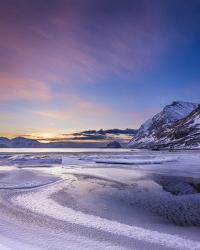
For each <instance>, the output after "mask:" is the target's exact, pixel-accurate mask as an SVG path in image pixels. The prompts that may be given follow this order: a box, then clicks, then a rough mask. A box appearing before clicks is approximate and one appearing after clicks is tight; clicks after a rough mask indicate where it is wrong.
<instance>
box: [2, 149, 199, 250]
mask: <svg viewBox="0 0 200 250" xmlns="http://www.w3.org/2000/svg"><path fill="white" fill-rule="evenodd" d="M57 159H59V160H60V163H56V161H57ZM61 160H62V161H61ZM45 162H49V166H47V165H44V163H45ZM5 163H6V164H7V165H5ZM30 163H31V164H30ZM32 163H35V165H34V164H33V165H32ZM199 163H200V152H199V151H198V150H196V151H181V152H167V151H163V152H161V151H148V150H134V151H131V150H124V151H121V150H115V151H110V150H103V149H102V150H98V151H95V152H89V151H85V152H84V151H81V150H80V152H79V150H77V152H70V151H68V152H60V153H47V152H45V153H44V152H43V151H42V149H41V152H40V153H30V152H29V153H27V152H26V153H24V154H23V153H20V154H16V153H13V154H11V153H9V154H7V153H1V154H0V178H1V182H0V189H1V192H0V202H1V204H2V206H1V207H0V213H1V219H0V235H1V233H2V232H4V234H5V236H6V239H3V238H1V237H0V244H2V248H1V246H0V249H4V248H3V247H4V246H5V247H8V248H7V249H12V250H19V249H20V250H23V249H33V250H35V249H38V250H40V249H95V250H96V249H127V248H128V249H130V248H131V249H134V246H138V247H136V249H167V248H173V249H200V241H199V229H198V228H194V227H181V226H180V225H192V226H194V225H199V223H200V218H199V216H198V214H199V207H200V197H199V193H195V192H191V189H190V186H189V184H188V183H191V182H192V183H200V165H199ZM21 164H22V166H25V167H26V168H25V169H24V168H19V167H20V166H21ZM169 177H170V181H171V178H172V181H174V180H175V181H176V183H178V185H175V186H173V185H172V184H171V182H167V184H168V186H166V189H168V191H165V190H163V187H164V184H163V183H162V185H163V186H162V185H161V184H160V183H161V182H160V180H163V178H164V180H165V179H166V180H167V181H168V180H169ZM174 178H175V179H174ZM176 178H178V179H176ZM184 183H186V184H184ZM174 190H178V192H179V195H172V194H171V193H170V192H173V191H174ZM188 190H189V191H188ZM185 191H186V192H185ZM184 192H185V193H184ZM190 193H191V194H190ZM4 207H5V208H4ZM10 209H14V210H13V211H11V213H8V212H9V210H10ZM6 213H8V217H6ZM13 214H16V217H13ZM24 214H25V215H24ZM24 216H25V217H24ZM32 216H33V217H32ZM38 217H39V218H38ZM37 218H38V222H37ZM11 222H12V223H11ZM22 222H23V223H22ZM4 223H6V224H5V225H4ZM10 223H11V224H10ZM34 223H38V224H37V227H36V228H34ZM60 223H61V224H60ZM174 223H175V224H176V225H175V224H174ZM25 225H26V227H27V228H24V227H25ZM52 225H53V227H55V229H54V231H52ZM61 225H62V226H61ZM69 225H72V228H73V230H72V231H73V232H70V231H69V229H70V228H71V226H69ZM177 225H179V226H177ZM20 230H22V231H20ZM82 231H84V233H88V234H86V235H82V236H81V235H79V234H80V232H82ZM41 235H43V236H41ZM88 235H90V236H88ZM23 239H26V242H24V240H23ZM52 239H53V242H52ZM106 239H109V241H107V240H106ZM136 242H138V243H137V244H138V245H135V244H136ZM133 243H134V244H133ZM37 244H38V245H37ZM126 244H130V245H129V247H128V246H127V245H126ZM45 246H48V247H45ZM51 246H52V248H51ZM126 246H127V247H126ZM5 249H6V248H5Z"/></svg>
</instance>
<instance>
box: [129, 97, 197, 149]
mask: <svg viewBox="0 0 200 250" xmlns="http://www.w3.org/2000/svg"><path fill="white" fill-rule="evenodd" d="M128 147H131V148H153V149H159V148H180V149H184V148H200V106H199V104H196V103H190V102H180V101H176V102H173V103H172V104H170V105H167V106H166V107H164V109H163V110H162V111H161V112H160V113H158V114H156V115H155V116H154V117H153V118H151V119H149V120H148V121H146V122H145V123H144V124H142V125H141V127H140V128H139V130H138V132H137V133H136V135H135V136H134V138H132V140H131V141H130V142H129V144H128Z"/></svg>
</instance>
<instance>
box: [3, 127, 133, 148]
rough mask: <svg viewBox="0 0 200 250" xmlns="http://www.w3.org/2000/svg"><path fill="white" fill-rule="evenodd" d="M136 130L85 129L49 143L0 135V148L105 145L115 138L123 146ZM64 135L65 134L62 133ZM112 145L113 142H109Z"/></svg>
mask: <svg viewBox="0 0 200 250" xmlns="http://www.w3.org/2000/svg"><path fill="white" fill-rule="evenodd" d="M136 132H137V130H135V129H129V128H127V129H116V128H115V129H107V130H103V129H100V130H86V131H80V132H77V133H73V134H71V135H70V137H69V134H66V139H62V141H59V140H56V138H55V139H54V140H52V142H50V143H46V140H44V139H43V142H44V143H43V142H42V143H41V142H39V141H37V140H33V139H28V138H24V137H16V138H14V139H8V138H6V137H0V148H69V147H72V148H78V147H83V148H84V147H85V148H89V147H107V144H109V143H110V142H111V143H112V142H113V141H115V140H119V141H120V143H121V145H122V146H125V145H126V144H127V142H128V141H129V140H130V138H131V137H132V136H133V135H135V134H136ZM63 136H65V135H63ZM111 145H113V147H114V144H111Z"/></svg>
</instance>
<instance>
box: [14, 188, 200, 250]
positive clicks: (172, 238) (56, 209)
mask: <svg viewBox="0 0 200 250" xmlns="http://www.w3.org/2000/svg"><path fill="white" fill-rule="evenodd" d="M64 187H65V186H63V184H62V183H61V184H59V185H57V186H56V188H55V187H52V186H51V187H48V188H46V189H43V190H41V191H39V192H37V193H34V194H31V195H30V194H29V195H22V196H18V197H17V198H15V199H14V200H13V202H14V203H17V205H21V206H24V207H25V208H27V209H30V210H31V211H33V212H36V213H41V214H43V215H48V216H50V217H53V218H55V219H59V220H63V221H66V222H69V223H73V224H78V225H82V226H86V227H89V228H94V229H97V230H102V231H106V232H108V233H112V234H117V235H118V236H126V237H129V238H133V239H137V240H143V241H146V242H150V243H154V244H159V245H163V246H166V247H172V248H175V249H191V250H192V249H195V250H197V249H200V242H197V241H193V240H189V239H184V238H181V237H179V236H177V235H170V234H164V233H160V232H157V231H150V230H147V229H144V228H140V227H136V226H129V225H126V224H122V223H119V222H116V221H111V220H107V219H104V218H100V217H97V216H93V215H89V214H84V213H82V212H79V211H75V210H73V209H71V208H68V207H63V206H61V205H59V204H57V203H56V202H55V201H53V200H52V199H50V198H49V197H50V196H51V195H52V194H53V193H55V192H58V191H59V190H61V189H62V188H64Z"/></svg>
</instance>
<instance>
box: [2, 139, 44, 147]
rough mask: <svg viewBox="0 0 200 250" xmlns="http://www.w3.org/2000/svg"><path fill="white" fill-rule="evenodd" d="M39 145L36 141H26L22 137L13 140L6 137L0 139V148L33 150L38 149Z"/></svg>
mask: <svg viewBox="0 0 200 250" xmlns="http://www.w3.org/2000/svg"><path fill="white" fill-rule="evenodd" d="M39 146H40V143H39V142H38V141H37V140H33V139H27V138H24V137H16V138H14V139H8V138H6V137H0V147H9V148H11V147H13V148H23V147H25V148H26V147H27V148H34V147H39Z"/></svg>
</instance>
